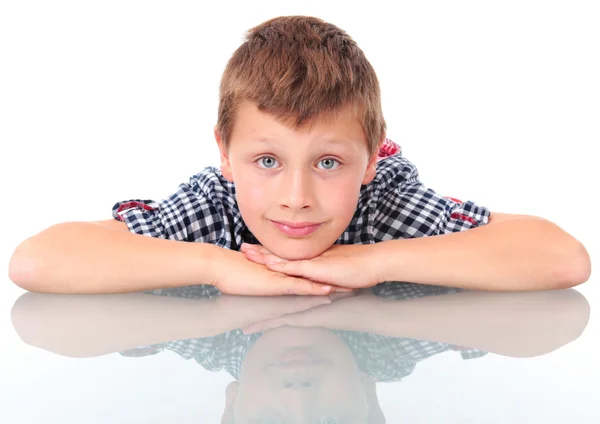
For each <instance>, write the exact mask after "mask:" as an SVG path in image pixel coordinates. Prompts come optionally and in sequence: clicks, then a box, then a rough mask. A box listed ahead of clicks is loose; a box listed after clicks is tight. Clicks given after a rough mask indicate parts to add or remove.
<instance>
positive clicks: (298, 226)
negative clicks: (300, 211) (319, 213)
mask: <svg viewBox="0 0 600 424" xmlns="http://www.w3.org/2000/svg"><path fill="white" fill-rule="evenodd" d="M271 222H272V223H273V225H274V226H275V228H277V229H278V230H279V231H281V232H282V233H283V234H285V235H287V236H291V237H303V236H307V235H309V234H311V233H314V232H315V231H316V230H317V229H318V228H319V227H320V226H321V225H322V223H318V222H286V221H273V220H271Z"/></svg>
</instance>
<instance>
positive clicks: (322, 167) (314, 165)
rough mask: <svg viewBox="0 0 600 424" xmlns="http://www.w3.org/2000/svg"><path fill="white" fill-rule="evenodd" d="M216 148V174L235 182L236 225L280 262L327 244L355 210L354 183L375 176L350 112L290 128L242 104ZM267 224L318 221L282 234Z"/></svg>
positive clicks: (357, 188) (357, 189) (302, 256)
mask: <svg viewBox="0 0 600 424" xmlns="http://www.w3.org/2000/svg"><path fill="white" fill-rule="evenodd" d="M217 140H220V139H219V138H218V136H217ZM220 147H221V159H222V163H221V171H222V173H223V175H224V176H225V177H226V178H227V179H229V180H230V181H234V182H235V186H236V198H237V202H238V205H239V208H240V213H241V215H242V218H243V220H244V222H245V223H246V225H247V226H248V228H249V229H250V231H251V232H252V234H253V235H254V236H255V237H256V238H257V239H258V240H259V241H260V243H261V244H262V245H263V246H265V247H266V248H267V249H268V250H270V251H271V252H273V253H274V254H276V255H277V256H279V257H282V258H286V259H309V258H312V257H315V256H317V255H319V254H321V253H322V252H324V251H325V250H327V249H328V248H329V247H331V246H332V245H333V244H334V243H335V241H336V240H337V239H338V238H339V236H340V235H341V234H342V233H343V232H344V230H345V229H346V228H347V227H348V225H349V223H350V221H351V219H352V217H353V215H354V213H355V212H356V205H357V203H358V196H359V194H360V186H361V184H368V183H369V182H371V180H372V179H373V177H374V175H375V167H374V164H375V163H376V159H377V156H376V155H374V157H373V158H372V159H371V160H369V153H368V148H367V141H366V137H365V135H364V131H363V129H362V127H361V125H360V122H359V121H358V120H357V119H355V118H352V117H350V116H342V117H339V118H336V119H328V120H325V119H321V120H319V121H317V122H316V123H314V124H313V125H312V128H309V127H302V128H300V129H297V130H294V129H292V128H290V127H289V126H287V125H284V124H283V123H281V122H279V121H277V120H276V119H275V118H274V117H273V116H272V115H270V114H268V113H264V112H261V111H259V110H258V108H257V107H256V106H255V105H254V104H252V103H249V102H245V103H242V104H241V105H240V106H239V107H238V109H237V113H236V118H235V125H234V128H233V131H232V135H231V139H230V143H229V151H228V153H225V152H224V150H223V148H222V146H221V145H220ZM224 155H225V156H224ZM272 221H286V222H291V223H296V224H297V223H314V224H320V225H319V226H318V228H317V229H316V230H315V231H314V232H312V233H310V234H305V235H289V234H285V233H284V232H282V231H281V230H280V229H279V228H278V227H277V226H276V225H275V224H274V223H273V222H272Z"/></svg>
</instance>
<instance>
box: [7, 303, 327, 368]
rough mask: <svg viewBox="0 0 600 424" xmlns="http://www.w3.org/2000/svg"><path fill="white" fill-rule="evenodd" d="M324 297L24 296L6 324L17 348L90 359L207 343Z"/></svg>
mask: <svg viewBox="0 0 600 424" xmlns="http://www.w3.org/2000/svg"><path fill="white" fill-rule="evenodd" d="M331 300H332V299H330V298H329V297H324V296H318V297H317V296H291V297H287V296H276V297H275V296H271V297H255V296H228V295H222V296H219V297H216V298H211V299H186V298H178V297H172V296H157V295H150V294H144V293H128V294H111V295H101V296H98V295H48V294H39V293H25V294H24V295H22V296H21V297H20V298H19V299H17V301H16V302H15V304H14V306H13V308H12V311H11V318H12V323H13V326H14V328H15V330H16V332H17V333H18V335H19V337H20V338H21V340H23V342H25V343H27V344H29V345H31V346H36V347H39V348H42V349H45V350H48V351H51V352H54V353H58V354H60V355H65V356H72V357H92V356H99V355H105V354H108V353H113V352H120V351H123V350H127V349H131V348H134V347H137V346H142V345H151V344H157V343H164V342H168V341H171V340H182V339H190V338H204V337H211V336H215V335H217V334H221V333H225V332H228V331H231V330H234V329H237V328H239V327H243V326H245V325H247V324H249V323H251V322H254V321H257V320H264V319H269V318H275V317H277V316H280V315H284V314H290V313H294V312H299V311H303V310H306V309H309V308H311V307H314V306H317V305H321V304H323V303H329V302H330V301H331Z"/></svg>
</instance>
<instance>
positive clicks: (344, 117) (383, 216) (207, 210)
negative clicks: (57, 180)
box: [9, 16, 591, 295]
mask: <svg viewBox="0 0 600 424" xmlns="http://www.w3.org/2000/svg"><path fill="white" fill-rule="evenodd" d="M385 129H386V125H385V121H384V119H383V115H382V111H381V101H380V92H379V83H378V80H377V77H376V75H375V72H374V70H373V68H372V67H371V65H370V64H369V62H368V61H367V59H366V58H365V56H364V54H363V52H362V50H361V49H360V48H359V47H358V46H357V45H356V43H355V42H354V41H353V40H352V39H351V38H350V37H349V36H348V35H347V34H346V33H345V32H344V31H342V30H341V29H339V28H337V27H335V26H334V25H331V24H328V23H326V22H323V21H321V20H319V19H316V18H311V17H303V16H291V17H280V18H275V19H272V20H269V21H267V22H265V23H263V24H261V25H259V26H257V27H255V28H253V29H251V30H250V31H249V32H248V36H247V40H246V41H245V42H244V43H243V44H242V45H241V46H240V47H239V48H238V50H237V51H236V52H235V53H234V54H233V56H232V58H231V59H230V61H229V63H228V64H227V67H226V69H225V72H224V74H223V77H222V80H221V87H220V102H219V113H218V122H217V125H216V127H215V138H216V141H217V143H218V146H219V150H220V155H221V168H220V169H217V168H213V167H208V168H206V169H205V170H203V171H202V172H200V173H199V174H197V175H195V176H193V177H192V178H191V179H190V183H189V184H181V185H180V186H179V190H178V191H177V192H176V193H174V194H173V195H171V196H170V197H168V198H167V199H164V200H163V201H161V202H154V201H151V200H139V199H136V200H130V201H125V202H119V203H117V204H116V205H115V206H114V207H113V218H114V219H113V220H107V221H100V222H93V223H83V222H69V223H61V224H57V225H55V226H52V227H50V228H48V229H46V230H44V231H42V232H41V233H40V234H37V235H35V236H33V237H31V238H29V239H27V240H25V241H24V242H23V243H21V244H20V245H19V246H18V247H17V249H16V250H15V253H14V254H13V257H12V259H11V263H10V269H9V273H10V278H11V279H12V280H13V281H14V282H15V283H16V284H18V285H19V286H21V287H23V288H25V289H27V290H31V291H41V292H55V293H65V292H73V293H115V292H131V291H141V290H150V289H156V288H160V287H164V288H167V287H176V286H186V285H198V284H209V285H214V286H216V287H217V288H218V289H219V290H221V291H222V292H225V293H231V294H250V295H259V294H263V295H264V294H273V295H274V294H327V293H329V292H331V291H332V290H333V291H337V290H344V289H354V288H359V287H371V286H373V285H375V284H377V283H380V282H383V281H390V280H396V281H411V282H416V283H424V284H435V285H445V286H457V287H462V288H467V289H485V290H539V289H555V288H564V287H571V286H574V285H576V284H580V283H583V282H585V281H586V280H587V279H588V278H589V276H590V273H591V264H590V258H589V255H588V253H587V251H586V249H585V247H584V246H583V245H582V244H581V243H580V242H579V241H578V240H576V239H575V238H574V237H572V236H571V235H569V234H567V233H566V232H565V231H563V230H562V229H560V228H559V227H558V226H556V225H555V224H553V223H551V222H549V221H547V220H545V219H542V218H538V217H532V216H524V215H509V214H499V213H491V212H490V211H489V210H488V209H487V208H485V207H482V206H478V205H476V204H475V203H474V202H471V201H468V202H464V203H463V202H461V201H458V200H456V199H452V198H446V197H443V196H441V195H439V194H437V193H435V192H434V191H433V190H431V189H428V188H426V187H425V186H424V185H423V184H422V183H421V182H420V181H419V175H418V171H417V169H416V167H415V166H414V165H413V164H412V163H411V162H410V161H408V160H407V159H405V158H404V157H402V155H401V154H400V152H399V147H398V146H396V145H394V144H393V143H391V142H389V141H387V140H386V134H385ZM379 159H380V160H379ZM463 230H472V231H463ZM137 235H143V236H150V237H137ZM178 241H187V242H194V243H178ZM348 281H351V282H350V283H348Z"/></svg>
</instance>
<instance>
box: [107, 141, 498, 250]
mask: <svg viewBox="0 0 600 424" xmlns="http://www.w3.org/2000/svg"><path fill="white" fill-rule="evenodd" d="M378 159H379V160H378V162H377V173H376V176H375V178H374V179H373V181H372V182H371V183H369V184H367V185H363V186H361V189H360V196H359V200H358V204H357V207H356V212H355V214H354V216H353V218H352V220H351V222H350V224H349V225H348V227H347V228H346V230H345V231H344V232H343V233H342V234H341V235H340V237H339V238H338V240H336V242H335V243H336V244H371V243H378V242H381V241H385V240H392V239H400V238H404V239H406V238H415V237H427V236H435V235H440V234H447V233H451V232H457V231H463V230H468V229H471V228H475V227H477V226H479V225H485V224H487V223H488V218H489V216H490V211H489V210H488V209H487V208H485V207H483V206H478V205H477V204H475V203H474V202H472V201H466V202H462V201H461V200H458V199H454V198H451V197H445V196H441V195H439V194H438V193H436V192H435V191H433V190H431V189H429V188H427V187H426V186H425V185H424V184H423V183H422V182H421V181H420V180H419V173H418V171H417V168H416V167H415V165H413V164H412V163H411V162H410V161H409V160H408V159H406V158H404V157H403V156H402V149H401V148H400V146H398V145H397V144H395V143H393V142H392V141H391V140H386V142H385V143H384V145H383V146H382V147H381V149H380V151H379V158H378ZM112 216H113V218H115V219H117V220H121V221H124V222H125V223H126V224H127V227H128V228H129V230H130V231H131V232H133V233H136V234H141V235H146V236H151V237H158V238H165V239H171V240H179V241H189V242H201V243H212V244H215V245H217V246H221V247H224V248H228V249H233V250H240V246H241V245H242V243H243V242H246V243H250V244H258V243H259V242H258V240H257V239H256V238H255V237H254V235H253V234H252V233H251V232H250V231H249V229H248V228H247V227H246V225H245V223H244V221H243V219H242V216H241V214H240V210H239V208H238V205H237V202H236V197H235V184H234V183H231V182H229V181H227V180H226V179H225V178H224V177H223V175H222V174H221V172H220V170H219V169H218V168H215V167H206V168H205V169H204V170H203V171H201V172H200V173H198V174H196V175H194V176H192V177H191V178H190V180H189V183H188V184H185V183H183V184H181V185H179V189H178V190H177V191H176V192H175V193H173V194H172V195H170V196H169V197H167V198H166V199H163V200H161V201H154V200H142V199H131V200H126V201H121V202H118V203H116V204H115V205H114V206H113V208H112Z"/></svg>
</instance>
